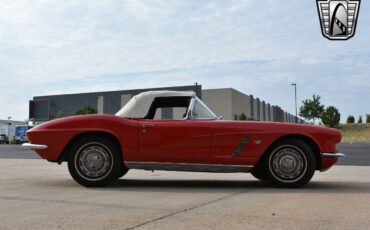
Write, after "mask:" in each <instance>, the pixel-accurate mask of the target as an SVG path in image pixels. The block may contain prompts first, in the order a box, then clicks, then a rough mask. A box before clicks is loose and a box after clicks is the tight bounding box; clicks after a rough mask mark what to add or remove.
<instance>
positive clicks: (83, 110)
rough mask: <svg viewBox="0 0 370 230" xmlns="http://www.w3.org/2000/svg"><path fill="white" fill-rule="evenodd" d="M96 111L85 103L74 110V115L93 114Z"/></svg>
mask: <svg viewBox="0 0 370 230" xmlns="http://www.w3.org/2000/svg"><path fill="white" fill-rule="evenodd" d="M95 113H98V111H96V109H94V108H93V107H92V106H91V105H89V104H86V105H84V106H83V107H80V108H78V109H77V110H76V112H75V115H85V114H95Z"/></svg>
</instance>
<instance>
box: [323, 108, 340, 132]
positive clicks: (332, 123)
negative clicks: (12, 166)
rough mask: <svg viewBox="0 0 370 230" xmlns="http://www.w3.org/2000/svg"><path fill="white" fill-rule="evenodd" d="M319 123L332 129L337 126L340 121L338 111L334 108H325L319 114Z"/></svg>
mask: <svg viewBox="0 0 370 230" xmlns="http://www.w3.org/2000/svg"><path fill="white" fill-rule="evenodd" d="M321 121H322V122H323V123H324V124H325V125H327V126H329V127H332V128H333V127H336V126H338V125H339V121H340V113H339V111H338V109H337V108H335V107H334V106H329V107H328V108H326V110H325V111H324V112H323V113H322V114H321Z"/></svg>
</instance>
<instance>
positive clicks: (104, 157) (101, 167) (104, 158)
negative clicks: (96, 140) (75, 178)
mask: <svg viewBox="0 0 370 230" xmlns="http://www.w3.org/2000/svg"><path fill="white" fill-rule="evenodd" d="M111 165H112V158H111V154H110V151H109V150H108V149H107V148H106V147H105V146H100V145H95V144H94V145H89V146H85V147H84V148H83V149H82V150H81V151H80V152H79V154H78V159H77V169H78V171H80V174H82V176H84V177H87V178H88V179H99V178H102V177H104V176H105V175H106V174H107V172H108V171H109V170H110V168H111Z"/></svg>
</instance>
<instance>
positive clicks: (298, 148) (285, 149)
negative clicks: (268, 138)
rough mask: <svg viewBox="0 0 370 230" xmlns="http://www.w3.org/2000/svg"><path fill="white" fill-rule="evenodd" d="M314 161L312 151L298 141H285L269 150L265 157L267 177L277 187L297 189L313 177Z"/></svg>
mask: <svg viewBox="0 0 370 230" xmlns="http://www.w3.org/2000/svg"><path fill="white" fill-rule="evenodd" d="M315 170H316V160H315V155H314V152H313V151H312V149H311V148H310V147H309V146H308V145H307V144H306V143H305V142H304V141H301V140H298V139H286V140H283V141H281V142H279V143H278V144H276V145H274V146H273V147H272V148H271V151H269V153H268V155H267V170H266V171H267V175H268V178H269V180H270V182H271V183H272V184H274V185H276V186H278V187H284V188H299V187H302V186H304V185H306V184H307V183H308V182H309V181H310V180H311V178H312V176H313V175H314V173H315Z"/></svg>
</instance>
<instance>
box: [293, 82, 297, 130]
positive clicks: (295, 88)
mask: <svg viewBox="0 0 370 230" xmlns="http://www.w3.org/2000/svg"><path fill="white" fill-rule="evenodd" d="M292 85H294V99H295V119H294V120H295V123H298V112H297V83H293V84H292Z"/></svg>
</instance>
